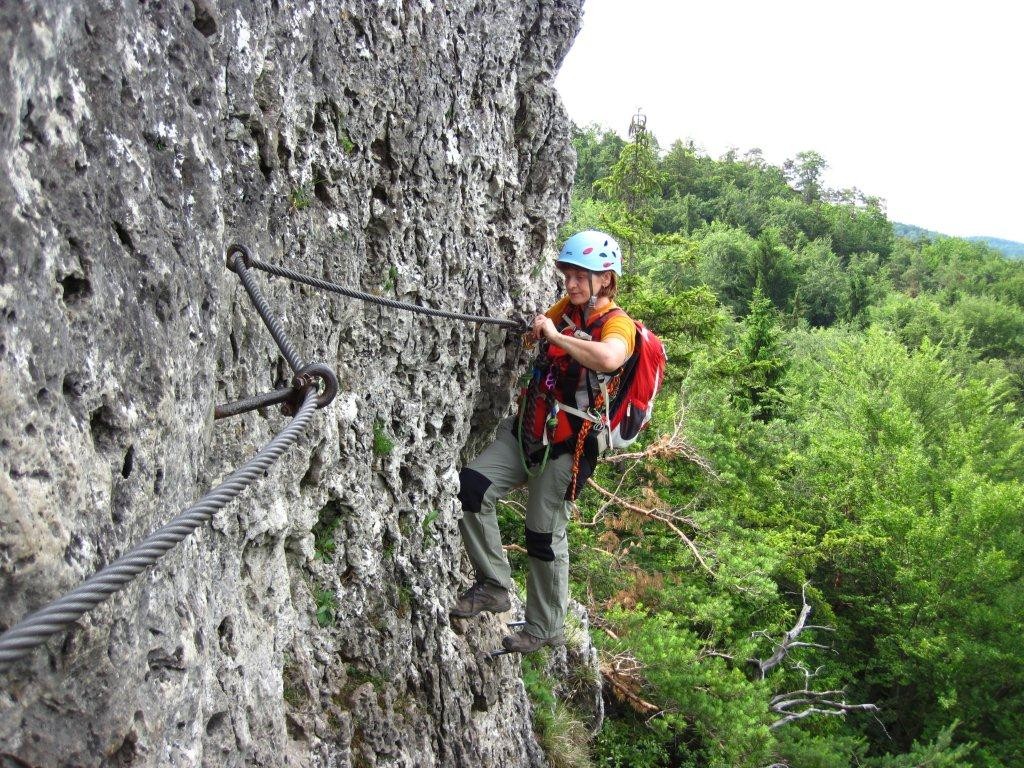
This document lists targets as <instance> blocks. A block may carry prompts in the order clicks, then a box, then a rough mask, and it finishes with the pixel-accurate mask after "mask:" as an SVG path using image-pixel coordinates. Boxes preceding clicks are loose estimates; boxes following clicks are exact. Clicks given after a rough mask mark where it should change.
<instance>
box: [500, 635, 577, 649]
mask: <svg viewBox="0 0 1024 768" xmlns="http://www.w3.org/2000/svg"><path fill="white" fill-rule="evenodd" d="M545 645H550V646H552V647H555V646H559V645H565V635H564V634H562V633H561V632H559V633H558V634H557V635H555V636H554V637H548V638H541V637H534V636H533V635H531V634H530V633H529V632H527V631H526V630H525V629H521V630H519V631H518V632H516V633H515V634H514V635H509V636H508V637H506V638H505V639H503V640H502V641H501V647H502V648H504V649H505V650H506V651H508V652H509V653H533V652H534V651H539V650H540V649H541V648H543V647H544V646H545Z"/></svg>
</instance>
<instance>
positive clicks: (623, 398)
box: [516, 307, 668, 499]
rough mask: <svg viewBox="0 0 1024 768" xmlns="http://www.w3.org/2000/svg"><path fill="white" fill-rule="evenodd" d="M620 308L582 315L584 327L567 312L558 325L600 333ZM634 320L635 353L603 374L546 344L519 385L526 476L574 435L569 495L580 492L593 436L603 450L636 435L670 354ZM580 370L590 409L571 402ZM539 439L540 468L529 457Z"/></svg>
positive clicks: (585, 334)
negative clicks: (592, 318)
mask: <svg viewBox="0 0 1024 768" xmlns="http://www.w3.org/2000/svg"><path fill="white" fill-rule="evenodd" d="M617 314H624V313H623V312H622V310H621V309H619V308H617V307H616V308H613V309H611V310H609V311H608V312H605V313H604V314H602V315H601V316H599V317H598V318H596V319H595V321H594V322H593V323H592V324H590V325H587V323H586V321H583V325H584V326H585V328H581V327H579V326H578V325H577V324H576V323H575V322H573V320H572V319H571V318H570V317H569V316H568V315H563V316H562V322H561V324H560V327H559V331H560V332H561V333H568V334H571V335H573V336H575V337H576V338H581V339H587V340H590V339H593V338H595V337H597V338H600V333H601V329H602V328H603V326H604V323H605V322H606V321H607V320H609V319H610V318H611V317H614V316H615V315H617ZM633 324H634V326H635V329H636V330H635V334H636V335H635V337H634V345H633V354H632V355H631V356H630V357H629V359H628V360H627V361H626V362H625V363H624V364H623V366H622V367H621V368H620V369H619V370H618V371H615V372H614V373H611V374H604V373H596V372H594V371H590V370H587V369H585V368H583V367H582V366H580V365H579V364H578V363H576V362H575V361H574V360H572V358H571V357H570V356H569V355H568V354H566V353H565V352H563V351H562V350H560V349H558V348H557V347H556V348H554V349H552V347H551V345H549V344H542V345H541V346H540V347H539V349H538V354H537V358H536V361H535V362H534V366H533V372H532V375H531V376H530V377H528V378H527V380H526V381H524V386H523V387H522V389H521V390H520V396H519V413H518V416H517V419H516V421H517V428H516V437H517V440H518V443H519V455H520V461H521V462H522V465H523V469H524V470H525V471H526V474H527V476H529V477H534V476H535V475H536V474H539V473H541V472H543V471H544V468H545V466H546V465H547V461H548V459H549V457H550V455H551V448H552V445H561V444H567V443H569V442H570V441H573V440H575V444H574V445H573V447H572V451H573V463H572V483H571V485H570V486H569V495H568V496H567V498H570V499H574V498H575V497H576V493H577V480H578V477H579V469H580V464H581V461H582V458H583V455H584V452H585V447H586V441H587V439H588V438H590V437H593V438H594V439H595V445H596V449H597V453H598V455H600V454H603V453H605V452H606V451H608V450H610V449H612V448H624V447H626V446H628V445H630V444H632V443H633V442H634V441H635V440H636V439H637V436H638V435H639V433H640V430H642V429H643V428H644V427H645V426H646V425H647V424H648V422H649V421H650V419H651V416H652V414H653V412H654V398H655V396H656V395H657V393H658V390H659V389H660V388H661V384H662V383H663V381H664V378H665V369H666V366H667V364H668V358H667V356H666V354H665V347H664V345H663V344H662V343H661V340H660V339H659V338H658V337H657V336H656V335H654V334H653V333H651V331H650V330H649V329H648V328H646V327H645V326H644V324H643V323H641V322H638V321H635V320H634V321H633ZM581 375H582V376H585V382H586V386H587V397H588V401H589V406H588V407H587V408H586V409H583V408H577V407H576V406H574V405H570V404H569V402H573V403H575V402H576V389H577V383H578V382H579V381H580V377H581ZM566 401H569V402H566ZM524 424H525V425H526V426H525V427H524ZM539 445H543V446H544V452H543V456H542V458H541V460H540V461H539V464H540V468H539V469H538V470H535V471H533V472H531V470H530V467H529V464H530V461H529V459H530V457H532V456H535V455H536V453H537V452H538V451H539V450H540V449H539V447H538V446H539Z"/></svg>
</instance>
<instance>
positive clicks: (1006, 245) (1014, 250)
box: [965, 237, 1024, 259]
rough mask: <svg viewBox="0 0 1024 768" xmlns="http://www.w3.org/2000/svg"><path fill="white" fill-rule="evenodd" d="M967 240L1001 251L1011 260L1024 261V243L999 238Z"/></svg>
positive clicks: (969, 238)
mask: <svg viewBox="0 0 1024 768" xmlns="http://www.w3.org/2000/svg"><path fill="white" fill-rule="evenodd" d="M965 239H966V240H970V241H971V242H975V243H984V244H985V245H987V246H988V247H989V248H995V249H996V250H997V251H1001V252H1002V253H1003V255H1005V256H1009V257H1010V258H1011V259H1024V243H1018V242H1014V241H1013V240H1000V239H999V238H998V237H968V238H965Z"/></svg>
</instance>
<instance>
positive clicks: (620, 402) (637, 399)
mask: <svg viewBox="0 0 1024 768" xmlns="http://www.w3.org/2000/svg"><path fill="white" fill-rule="evenodd" d="M633 323H634V324H635V325H636V341H635V342H634V345H633V354H632V355H631V356H630V358H629V360H627V361H626V364H625V365H624V366H623V368H622V373H621V374H619V375H620V377H621V378H620V379H619V384H618V387H617V389H616V391H615V393H614V395H612V404H611V408H610V409H609V410H610V424H609V429H608V439H607V448H625V447H626V446H627V445H630V444H632V443H633V442H634V441H635V440H636V438H637V436H638V435H639V434H640V430H641V429H643V428H644V427H645V426H647V422H649V421H650V420H651V415H652V414H653V413H654V398H655V396H656V395H657V394H658V390H659V389H661V385H662V384H663V383H664V382H665V367H666V366H667V365H668V355H666V354H665V346H664V345H663V344H662V343H661V339H659V338H658V337H657V336H655V335H654V334H653V333H651V331H650V329H649V328H647V327H645V326H644V324H643V323H641V322H639V321H637V320H634V321H633ZM598 440H599V442H600V440H601V438H600V437H599V438H598ZM604 447H605V446H602V448H604Z"/></svg>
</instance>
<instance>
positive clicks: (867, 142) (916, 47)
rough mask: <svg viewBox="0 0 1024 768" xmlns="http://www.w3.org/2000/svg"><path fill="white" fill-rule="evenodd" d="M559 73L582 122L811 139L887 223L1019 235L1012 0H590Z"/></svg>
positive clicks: (1019, 117)
mask: <svg viewBox="0 0 1024 768" xmlns="http://www.w3.org/2000/svg"><path fill="white" fill-rule="evenodd" d="M556 84H557V86H558V90H559V92H560V93H561V94H562V99H563V100H564V102H565V105H566V108H567V110H568V112H569V116H570V117H571V118H572V119H573V120H574V121H575V122H576V123H577V124H579V125H586V124H588V123H592V122H596V123H599V124H601V125H603V126H605V127H607V128H611V129H613V130H615V131H616V132H617V133H618V134H619V135H620V136H622V137H623V138H626V137H627V131H628V128H629V121H630V118H631V117H632V115H633V114H634V113H635V112H636V110H637V108H638V107H640V108H642V109H643V111H644V113H645V114H646V115H647V127H648V129H649V130H650V131H651V132H652V133H653V134H654V135H655V136H656V137H657V138H658V141H659V143H660V144H661V146H662V147H663V148H666V149H667V148H668V146H669V145H670V144H671V143H672V142H673V141H674V140H675V139H687V138H690V139H693V141H694V142H695V143H696V144H697V146H698V147H701V148H703V150H704V151H705V152H706V153H708V154H710V155H712V156H713V157H718V156H719V155H721V154H722V153H723V152H724V151H725V150H726V149H727V148H728V147H730V146H734V147H737V148H738V149H739V150H740V152H741V154H742V152H745V151H746V150H748V149H751V148H752V147H759V148H760V149H761V150H762V151H763V152H764V156H765V159H766V160H767V161H768V162H770V163H773V164H775V165H781V164H782V162H783V161H784V160H785V159H786V158H788V157H793V156H794V155H796V153H797V152H800V151H802V150H814V151H816V152H818V153H820V154H821V155H823V156H824V157H825V159H826V160H827V161H828V163H829V166H830V168H829V170H828V171H827V172H826V175H825V182H826V184H828V186H831V187H838V188H843V187H853V186H856V187H857V188H859V189H860V190H862V191H863V192H865V193H866V194H869V195H876V196H878V197H881V198H883V199H884V200H885V201H886V204H887V206H886V209H887V212H888V215H889V218H890V219H892V220H894V221H900V222H903V223H906V224H915V225H917V226H920V227H924V228H926V229H932V230H936V231H939V232H944V233H946V234H950V235H960V236H969V235H987V236H991V237H1002V238H1006V239H1009V240H1017V241H1021V242H1024V3H1022V2H1021V0H1000V1H999V2H996V1H994V0H974V1H973V2H965V0H958V1H957V2H949V1H948V0H936V1H934V2H927V1H925V0H888V2H881V1H880V0H859V2H852V0H847V1H846V2H842V3H840V2H837V1H836V0H771V1H766V0H711V1H710V2H709V1H707V0H704V1H702V2H679V1H676V2H673V1H672V0H586V4H585V5H584V17H583V29H582V31H581V32H580V34H579V36H578V37H577V38H576V42H575V44H574V45H573V48H572V50H571V51H570V52H569V55H568V57H567V58H566V61H565V63H564V65H563V66H562V70H561V72H560V73H559V76H558V79H557V81H556Z"/></svg>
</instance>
